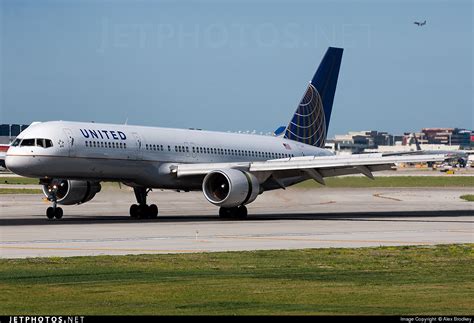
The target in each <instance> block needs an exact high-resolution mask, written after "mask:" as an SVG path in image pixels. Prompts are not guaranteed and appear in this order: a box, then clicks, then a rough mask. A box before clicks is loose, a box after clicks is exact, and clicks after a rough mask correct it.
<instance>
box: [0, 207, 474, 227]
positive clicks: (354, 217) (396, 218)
mask: <svg viewBox="0 0 474 323" xmlns="http://www.w3.org/2000/svg"><path fill="white" fill-rule="evenodd" d="M467 216H474V210H441V211H436V210H435V211H433V210H428V211H375V212H337V213H292V214H275V213H270V214H250V215H249V216H248V218H247V219H245V220H237V219H225V220H222V219H219V217H218V216H217V215H215V216H212V215H176V216H159V217H158V218H157V219H140V220H139V219H132V218H131V217H129V216H125V215H124V216H114V215H112V216H111V215H107V216H106V215H98V216H95V215H70V216H68V215H67V214H66V215H65V216H64V218H62V219H61V220H48V219H46V217H45V216H44V215H34V216H32V217H28V218H21V217H18V218H7V219H1V218H0V227H2V226H22V225H25V226H26V225H77V224H104V225H107V224H111V223H113V224H117V223H123V224H130V223H170V222H176V223H183V222H215V221H222V222H225V223H229V222H243V221H275V220H279V221H298V220H301V221H308V220H314V221H361V222H364V221H375V222H377V221H379V222H384V221H385V222H387V221H388V222H438V223H439V222H456V223H470V224H472V223H474V219H473V220H470V219H462V220H461V219H455V218H459V217H467ZM439 218H452V220H451V219H439Z"/></svg>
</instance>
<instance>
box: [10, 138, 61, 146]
mask: <svg viewBox="0 0 474 323" xmlns="http://www.w3.org/2000/svg"><path fill="white" fill-rule="evenodd" d="M17 140H18V142H17ZM17 140H15V142H14V143H16V146H18V143H19V142H20V139H17ZM14 143H13V144H14ZM13 144H12V146H13ZM26 146H38V147H43V148H49V147H52V146H53V142H52V141H51V139H44V138H37V139H23V141H21V147H26Z"/></svg>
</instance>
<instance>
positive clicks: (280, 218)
mask: <svg viewBox="0 0 474 323" xmlns="http://www.w3.org/2000/svg"><path fill="white" fill-rule="evenodd" d="M473 193H474V192H473V189H472V188H358V189H336V188H320V189H308V190H305V189H296V188H289V189H287V190H285V191H283V190H278V191H274V192H266V193H265V194H263V195H261V196H259V198H258V199H257V200H256V201H255V202H254V203H252V204H250V205H249V206H248V210H249V218H248V219H247V220H245V221H241V220H240V221H239V220H220V219H219V218H218V217H217V212H218V209H217V207H214V206H213V205H211V204H209V203H208V202H207V201H206V200H205V199H204V197H203V195H202V193H200V192H190V193H176V192H169V191H159V190H158V191H154V192H151V193H150V195H149V202H150V203H156V204H157V205H158V206H159V209H160V216H159V218H158V219H156V220H133V219H131V218H130V217H129V216H128V209H129V206H130V205H131V204H132V203H135V201H134V195H133V193H132V192H131V191H130V190H129V189H128V188H123V189H121V190H119V189H118V188H114V187H108V188H105V189H104V190H103V192H101V193H99V194H98V195H97V196H96V197H95V198H94V199H93V200H92V201H91V202H88V203H86V204H83V205H80V206H69V207H68V206H66V207H63V209H64V213H65V215H64V218H63V219H62V220H47V219H46V217H45V209H46V207H48V206H49V204H48V203H42V201H41V199H42V196H41V195H3V196H0V198H1V200H2V203H1V207H0V257H2V258H25V257H38V256H40V257H43V256H82V255H105V254H107V255H122V254H143V253H190V252H207V251H209V252H214V251H230V250H257V249H294V248H323V247H365V246H389V245H390V246H391V245H434V244H445V243H472V242H474V203H472V202H471V203H470V202H466V201H463V200H461V199H460V198H459V196H460V195H463V194H473Z"/></svg>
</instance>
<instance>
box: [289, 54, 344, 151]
mask: <svg viewBox="0 0 474 323" xmlns="http://www.w3.org/2000/svg"><path fill="white" fill-rule="evenodd" d="M342 52H343V49H342V48H334V47H329V48H328V50H327V51H326V54H325V55H324V57H323V60H322V61H321V63H320V64H319V67H318V70H317V71H316V74H314V76H313V79H312V80H311V82H310V84H309V85H308V88H307V90H306V92H305V94H304V96H303V98H302V99H301V102H300V104H299V105H298V108H297V109H296V112H295V114H294V115H293V118H292V119H291V121H290V123H289V124H288V126H287V127H286V130H285V135H284V138H287V139H291V140H295V141H298V142H301V143H304V144H308V145H312V146H316V147H321V148H324V143H325V141H326V136H327V130H328V128H329V120H330V118H331V111H332V104H333V101H334V94H335V92H336V86H337V79H338V76H339V69H340V67H341V61H342Z"/></svg>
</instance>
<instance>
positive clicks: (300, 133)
mask: <svg viewBox="0 0 474 323" xmlns="http://www.w3.org/2000/svg"><path fill="white" fill-rule="evenodd" d="M285 138H288V139H291V140H295V141H298V142H302V143H305V144H308V145H312V146H316V147H324V142H325V138H326V119H325V116H324V109H323V101H322V99H321V96H320V95H319V92H318V90H316V88H315V87H314V86H313V85H312V84H311V83H310V84H309V85H308V89H307V90H306V93H305V94H304V96H303V99H302V100H301V102H300V104H299V106H298V108H297V109H296V112H295V114H294V115H293V118H292V119H291V122H290V123H289V124H288V127H287V128H286V133H285Z"/></svg>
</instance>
